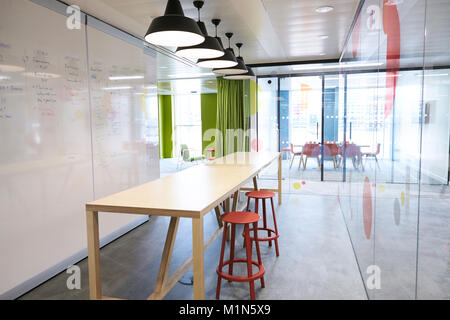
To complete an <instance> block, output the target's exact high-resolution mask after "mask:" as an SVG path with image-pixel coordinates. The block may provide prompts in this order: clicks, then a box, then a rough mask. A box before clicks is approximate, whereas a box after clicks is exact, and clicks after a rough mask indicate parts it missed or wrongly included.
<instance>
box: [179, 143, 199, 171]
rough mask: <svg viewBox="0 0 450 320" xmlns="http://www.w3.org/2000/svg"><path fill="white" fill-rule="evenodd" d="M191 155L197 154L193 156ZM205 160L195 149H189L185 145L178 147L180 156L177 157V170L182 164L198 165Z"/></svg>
mask: <svg viewBox="0 0 450 320" xmlns="http://www.w3.org/2000/svg"><path fill="white" fill-rule="evenodd" d="M192 154H198V155H195V156H193V155H192ZM204 159H205V156H204V155H202V154H201V153H200V152H197V151H196V150H195V149H189V148H188V146H187V145H186V144H182V145H180V156H179V157H178V163H177V169H179V168H181V167H182V166H183V164H184V163H192V162H195V163H198V161H202V160H204Z"/></svg>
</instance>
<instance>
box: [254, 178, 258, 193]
mask: <svg viewBox="0 0 450 320" xmlns="http://www.w3.org/2000/svg"><path fill="white" fill-rule="evenodd" d="M253 188H254V189H255V190H258V180H257V179H256V176H255V177H253Z"/></svg>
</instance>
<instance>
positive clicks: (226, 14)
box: [66, 0, 359, 64]
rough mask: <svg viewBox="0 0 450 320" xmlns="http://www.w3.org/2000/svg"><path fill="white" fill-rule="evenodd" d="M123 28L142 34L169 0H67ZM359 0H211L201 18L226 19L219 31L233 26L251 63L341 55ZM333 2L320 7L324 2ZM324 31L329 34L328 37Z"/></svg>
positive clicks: (190, 10)
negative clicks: (326, 8)
mask: <svg viewBox="0 0 450 320" xmlns="http://www.w3.org/2000/svg"><path fill="white" fill-rule="evenodd" d="M66 2H67V3H68V4H76V5H78V6H80V7H81V9H82V10H83V11H85V12H87V13H89V14H91V15H93V16H95V17H97V18H99V19H102V20H104V21H106V22H108V23H110V24H112V25H114V26H116V27H118V28H121V29H123V30H125V31H127V32H129V33H132V34H134V35H136V36H138V37H141V38H143V36H144V34H145V32H146V31H147V28H148V26H149V24H150V22H151V20H152V19H153V18H155V17H157V16H160V15H162V14H163V13H164V10H165V6H166V3H167V0H71V1H69V0H67V1H66ZM181 3H182V6H183V8H184V12H185V15H186V16H189V17H192V18H196V17H197V9H195V8H194V6H193V3H192V1H191V0H181ZM358 3H359V0H206V1H205V5H204V7H203V9H202V20H203V21H204V22H205V23H206V25H207V28H208V32H209V34H210V35H213V34H214V27H213V25H212V24H211V23H210V21H211V19H213V18H220V19H222V23H221V25H220V26H219V36H221V37H223V41H224V44H225V43H226V41H225V40H226V39H225V37H224V34H225V32H233V33H234V37H233V38H232V43H236V42H242V43H244V46H243V48H242V56H243V57H244V58H245V61H246V63H248V64H255V63H266V62H281V61H298V60H314V59H336V58H338V57H339V56H340V54H341V51H342V49H343V46H344V42H345V38H346V36H347V33H348V31H349V29H350V26H351V23H352V21H353V17H354V15H355V12H356V9H357V6H358ZM325 5H328V6H333V7H334V10H333V11H331V12H328V13H317V12H316V11H315V9H316V8H317V7H321V6H325ZM325 36H328V38H326V39H325Z"/></svg>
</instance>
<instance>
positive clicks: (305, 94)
mask: <svg viewBox="0 0 450 320" xmlns="http://www.w3.org/2000/svg"><path fill="white" fill-rule="evenodd" d="M311 91H312V88H311V86H309V85H307V84H304V83H302V84H301V85H300V110H302V111H305V110H308V106H309V95H310V94H311Z"/></svg>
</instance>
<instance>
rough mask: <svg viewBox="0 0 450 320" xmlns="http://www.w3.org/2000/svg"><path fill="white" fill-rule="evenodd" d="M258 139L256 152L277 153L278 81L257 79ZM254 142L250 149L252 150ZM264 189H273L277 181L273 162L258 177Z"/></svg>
mask: <svg viewBox="0 0 450 320" xmlns="http://www.w3.org/2000/svg"><path fill="white" fill-rule="evenodd" d="M257 122H258V139H257V146H256V147H257V150H259V151H271V152H279V151H280V149H279V139H280V138H279V137H280V135H279V130H278V79H277V78H276V77H274V78H260V79H258V120H257ZM254 144H255V142H253V146H252V149H253V150H254V149H255V148H254V147H255V146H254ZM259 178H260V179H262V180H266V181H263V182H262V183H263V187H264V188H275V186H276V182H277V179H278V162H276V161H275V162H273V163H272V164H271V165H270V166H269V167H268V168H266V169H265V170H263V171H262V172H261V174H260V175H259Z"/></svg>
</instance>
